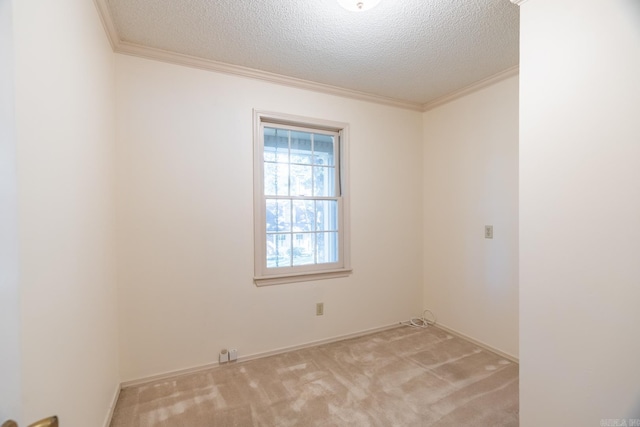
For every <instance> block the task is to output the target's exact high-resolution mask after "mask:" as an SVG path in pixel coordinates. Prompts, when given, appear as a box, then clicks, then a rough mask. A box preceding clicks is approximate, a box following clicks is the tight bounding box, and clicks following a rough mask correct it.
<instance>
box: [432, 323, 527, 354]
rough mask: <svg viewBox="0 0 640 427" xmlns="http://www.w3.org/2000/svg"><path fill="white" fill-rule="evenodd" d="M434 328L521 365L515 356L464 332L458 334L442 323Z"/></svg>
mask: <svg viewBox="0 0 640 427" xmlns="http://www.w3.org/2000/svg"><path fill="white" fill-rule="evenodd" d="M434 327H436V328H440V329H442V330H443V331H445V332H448V333H450V334H451V335H455V336H457V337H459V338H462V339H463V340H467V341H469V342H472V343H473V344H475V345H477V346H479V347H482V348H484V349H485V350H487V351H490V352H492V353H495V354H497V355H498V356H500V357H504V358H505V359H508V360H510V361H512V362H514V363H518V364H519V363H520V359H518V358H517V357H515V356H513V355H511V354H509V353H505V352H504V351H501V350H498V349H497V348H495V347H492V346H490V345H489V344H486V343H484V342H482V341H478V340H477V339H475V338H471V337H470V336H469V335H466V334H463V333H462V332H458V331H456V330H455V329H452V328H449V327H448V326H444V325H442V324H440V323H436V324H435V325H434Z"/></svg>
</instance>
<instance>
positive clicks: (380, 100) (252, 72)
mask: <svg viewBox="0 0 640 427" xmlns="http://www.w3.org/2000/svg"><path fill="white" fill-rule="evenodd" d="M107 1H108V0H94V3H95V6H96V8H97V10H98V14H99V15H100V20H101V21H102V25H103V27H104V30H105V32H106V33H107V38H108V39H109V43H110V44H111V48H112V49H113V51H114V52H116V53H121V54H125V55H131V56H137V57H141V58H146V59H152V60H157V61H162V62H167V63H171V64H177V65H183V66H187V67H191V68H199V69H202V70H208V71H214V72H219V73H224V74H232V75H236V76H241V77H246V78H250V79H255V80H262V81H266V82H269V83H275V84H279V85H283V86H289V87H294V88H298V89H305V90H310V91H314V92H320V93H325V94H329V95H335V96H341V97H345V98H351V99H357V100H360V101H367V102H374V103H377V104H382V105H388V106H391V107H398V108H403V109H407V110H413V111H421V112H424V111H427V110H430V109H432V108H435V107H437V106H440V105H442V104H445V103H447V102H451V101H453V100H455V99H458V98H460V97H463V96H465V95H468V94H470V93H472V92H475V91H477V90H480V89H483V88H485V87H487V86H490V85H492V84H494V83H497V82H499V81H501V80H504V79H506V78H509V77H511V76H515V75H517V74H518V66H514V67H511V68H509V69H507V70H505V71H502V72H500V73H498V74H495V75H493V76H490V77H487V78H485V79H483V80H480V81H478V82H476V83H473V84H471V85H469V86H466V87H464V88H462V89H460V90H457V91H455V92H452V93H450V94H447V95H445V96H442V97H440V98H436V99H434V100H432V101H429V102H427V103H424V104H422V103H418V102H410V101H403V100H399V99H395V98H389V97H385V96H380V95H374V94H370V93H366V92H361V91H357V90H352V89H345V88H342V87H338V86H332V85H328V84H324V83H317V82H312V81H309V80H303V79H298V78H295V77H288V76H284V75H282V74H276V73H270V72H267V71H261V70H256V69H253V68H248V67H242V66H239V65H232V64H227V63H224V62H219V61H214V60H210V59H203V58H199V57H195V56H190V55H183V54H180V53H175V52H169V51H166V50H162V49H156V48H151V47H147V46H141V45H138V44H134V43H128V42H125V41H123V40H121V39H120V37H119V36H118V31H117V30H116V26H115V24H114V21H113V17H112V16H111V10H110V9H109V5H108V4H107ZM525 1H527V0H511V2H513V3H515V4H522V3H524V2H525Z"/></svg>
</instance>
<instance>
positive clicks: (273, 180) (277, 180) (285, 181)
mask: <svg viewBox="0 0 640 427" xmlns="http://www.w3.org/2000/svg"><path fill="white" fill-rule="evenodd" d="M264 195H265V196H275V195H278V196H288V195H289V165H287V164H286V163H285V164H283V163H269V162H265V163H264Z"/></svg>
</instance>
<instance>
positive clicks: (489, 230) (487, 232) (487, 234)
mask: <svg viewBox="0 0 640 427" xmlns="http://www.w3.org/2000/svg"><path fill="white" fill-rule="evenodd" d="M484 238H485V239H493V225H485V226H484Z"/></svg>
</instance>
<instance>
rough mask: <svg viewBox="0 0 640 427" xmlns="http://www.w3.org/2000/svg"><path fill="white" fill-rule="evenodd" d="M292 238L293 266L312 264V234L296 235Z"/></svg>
mask: <svg viewBox="0 0 640 427" xmlns="http://www.w3.org/2000/svg"><path fill="white" fill-rule="evenodd" d="M293 236H294V237H293V250H292V259H293V265H308V264H313V263H314V259H313V258H314V257H313V249H314V247H315V245H314V234H313V233H298V234H294V235H293Z"/></svg>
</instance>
